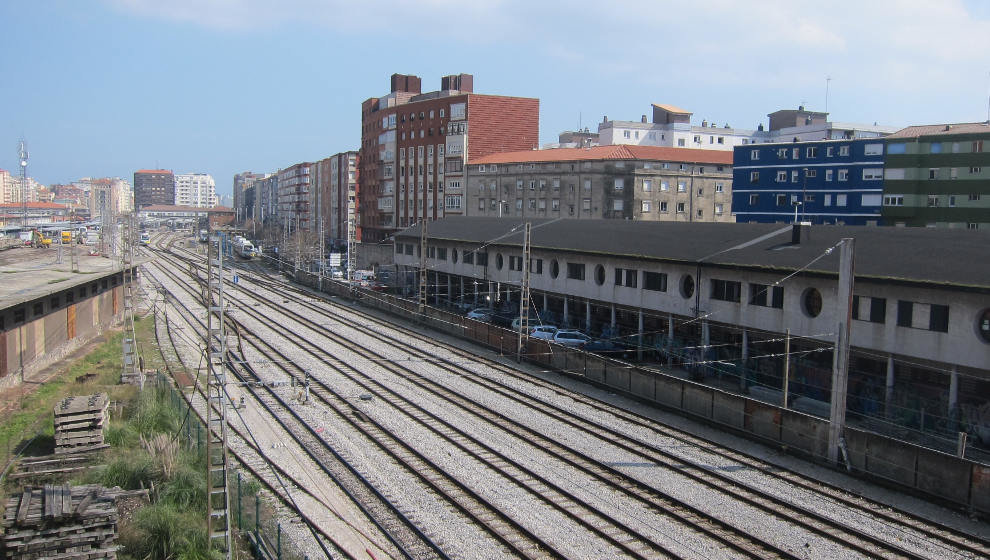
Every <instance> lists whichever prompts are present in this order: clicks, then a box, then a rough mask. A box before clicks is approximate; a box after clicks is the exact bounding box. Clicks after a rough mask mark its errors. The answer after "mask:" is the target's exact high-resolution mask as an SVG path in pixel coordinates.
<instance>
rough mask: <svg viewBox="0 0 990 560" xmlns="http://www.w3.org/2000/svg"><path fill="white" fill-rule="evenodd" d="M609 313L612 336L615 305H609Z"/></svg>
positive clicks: (613, 332)
mask: <svg viewBox="0 0 990 560" xmlns="http://www.w3.org/2000/svg"><path fill="white" fill-rule="evenodd" d="M609 311H610V312H611V315H612V316H611V318H610V319H609V323H608V324H609V326H611V327H612V334H613V335H614V334H615V304H614V303H612V304H609Z"/></svg>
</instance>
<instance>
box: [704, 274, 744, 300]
mask: <svg viewBox="0 0 990 560" xmlns="http://www.w3.org/2000/svg"><path fill="white" fill-rule="evenodd" d="M711 283H712V292H711V298H712V299H717V300H721V301H734V302H737V303H738V302H739V294H740V293H741V291H742V284H741V283H740V282H734V281H731V280H717V279H714V278H713V279H712V281H711Z"/></svg>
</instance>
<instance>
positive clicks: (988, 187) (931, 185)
mask: <svg viewBox="0 0 990 560" xmlns="http://www.w3.org/2000/svg"><path fill="white" fill-rule="evenodd" d="M885 141H886V143H887V156H886V161H885V164H884V168H885V170H884V197H883V209H882V216H883V223H884V224H886V225H904V226H928V227H958V228H963V227H965V228H970V229H990V124H988V123H986V122H982V123H961V124H939V125H925V126H909V127H907V128H905V129H903V130H900V131H898V132H895V133H894V134H891V135H890V136H887V137H886V139H885Z"/></svg>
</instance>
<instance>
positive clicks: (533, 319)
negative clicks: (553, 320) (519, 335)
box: [510, 313, 543, 331]
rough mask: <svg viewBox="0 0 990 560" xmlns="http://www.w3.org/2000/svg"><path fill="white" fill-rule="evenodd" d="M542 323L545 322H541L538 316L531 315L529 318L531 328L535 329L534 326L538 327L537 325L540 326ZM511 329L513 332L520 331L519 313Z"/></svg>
mask: <svg viewBox="0 0 990 560" xmlns="http://www.w3.org/2000/svg"><path fill="white" fill-rule="evenodd" d="M542 323H543V322H542V321H541V320H540V318H539V317H538V316H536V315H530V316H529V326H530V327H533V326H536V325H540V324H542ZM510 328H511V329H512V330H514V331H518V330H519V314H518V313H516V317H515V319H513V320H512V323H511V324H510Z"/></svg>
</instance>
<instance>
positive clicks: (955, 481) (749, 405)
mask: <svg viewBox="0 0 990 560" xmlns="http://www.w3.org/2000/svg"><path fill="white" fill-rule="evenodd" d="M297 281H299V282H300V283H302V284H306V285H309V286H315V285H316V282H317V281H316V278H315V277H313V276H312V275H306V274H303V275H301V276H300V277H299V278H297ZM323 286H324V291H325V292H328V293H332V294H335V295H338V296H347V295H351V292H350V289H349V287H348V286H347V285H345V284H342V283H339V282H324V284H323ZM353 294H354V295H356V296H357V297H359V298H361V301H362V302H363V304H364V305H366V306H369V307H375V308H378V309H381V310H384V311H388V312H391V313H395V314H397V315H399V316H402V317H405V318H407V319H412V318H415V317H416V307H417V305H416V304H415V303H414V302H411V301H408V300H403V299H399V298H396V297H394V296H391V295H388V294H383V293H380V292H371V291H365V290H362V289H358V290H357V291H356V292H354V293H353ZM364 296H367V297H364ZM427 309H428V312H427V314H426V317H425V318H421V321H422V322H423V323H424V326H426V327H430V328H432V329H434V330H438V331H441V332H446V333H448V334H453V335H456V336H460V337H463V338H467V339H469V340H472V341H474V342H478V343H480V344H483V345H486V346H489V347H492V348H497V349H499V350H500V351H502V352H506V353H512V352H514V351H515V348H516V339H515V336H514V335H513V333H512V332H510V331H507V330H504V329H500V328H498V327H495V326H493V325H490V324H488V323H479V322H477V321H472V320H470V319H467V318H465V317H463V316H461V315H456V314H452V313H447V312H444V311H441V310H438V309H433V308H427ZM526 351H527V354H528V355H529V356H531V359H530V361H532V362H535V363H538V364H541V365H544V366H547V367H550V368H554V369H558V370H561V371H564V372H566V373H568V374H570V375H574V376H578V377H582V378H584V379H586V380H588V381H589V382H592V383H595V384H599V385H603V386H606V387H608V388H609V389H612V390H615V391H619V392H622V393H626V394H629V395H632V396H635V397H638V398H641V399H645V400H647V401H651V402H655V403H657V404H659V405H661V406H664V407H666V408H670V409H673V410H677V411H680V412H683V413H684V414H686V415H688V416H692V417H695V418H698V419H701V420H703V421H706V422H709V423H712V424H715V425H718V426H722V427H724V428H727V429H729V430H731V431H733V432H736V433H739V434H741V435H744V436H746V437H750V438H752V439H755V440H759V441H762V442H765V443H770V444H773V445H778V446H781V447H782V448H785V449H788V450H790V451H793V452H796V453H799V454H801V455H805V456H807V457H809V458H811V459H814V460H817V461H823V460H825V457H826V456H827V440H828V435H827V432H828V425H829V422H828V420H826V419H823V418H819V417H816V416H812V415H808V414H803V413H801V412H797V411H794V410H789V409H785V408H781V407H780V406H776V405H773V404H769V403H766V402H762V401H758V400H755V399H752V398H748V397H745V396H741V395H735V394H732V393H727V392H724V391H722V390H720V389H716V388H713V387H708V386H705V385H702V384H700V383H695V382H692V381H688V380H685V379H680V378H677V377H673V376H670V375H666V374H664V373H662V372H660V371H657V370H649V369H645V368H640V367H636V366H630V364H627V363H622V362H617V361H613V360H609V359H605V358H601V357H598V356H592V355H588V354H587V353H585V352H581V351H579V350H575V349H570V348H565V347H558V346H555V347H554V348H553V351H552V352H550V351H549V346H548V343H546V342H544V341H538V340H531V341H530V342H529V345H528V346H527V348H526ZM845 440H846V445H847V450H848V453H849V466H850V467H851V468H852V469H853V471H854V472H855V473H857V474H859V475H863V476H866V477H869V478H874V479H879V480H882V481H885V482H888V483H891V484H895V485H898V486H901V487H903V488H905V489H907V490H910V491H914V492H918V493H922V494H925V495H927V496H930V497H934V498H937V499H940V500H944V501H946V502H950V503H953V504H956V505H959V506H963V507H967V508H969V509H971V510H973V511H976V512H982V513H990V465H987V464H982V463H977V462H975V461H970V460H967V459H960V458H958V457H955V456H952V455H949V454H946V453H941V452H938V451H934V450H931V449H928V448H924V447H921V446H918V445H915V444H912V443H909V442H905V441H901V440H897V439H893V438H890V437H887V436H883V435H880V434H875V433H872V432H867V431H864V430H860V429H855V428H848V427H847V428H846V429H845Z"/></svg>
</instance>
